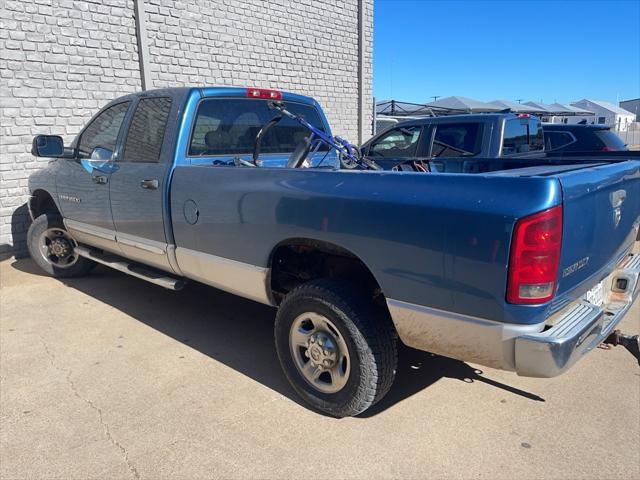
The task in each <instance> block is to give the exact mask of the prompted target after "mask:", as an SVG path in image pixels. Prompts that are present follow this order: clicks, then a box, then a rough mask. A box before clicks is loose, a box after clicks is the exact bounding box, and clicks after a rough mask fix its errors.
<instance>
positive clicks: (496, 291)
mask: <svg viewBox="0 0 640 480" xmlns="http://www.w3.org/2000/svg"><path fill="white" fill-rule="evenodd" d="M274 101H277V102H279V104H280V105H284V106H286V109H287V111H289V112H294V113H295V115H299V116H301V117H304V119H305V120H306V121H307V122H308V124H310V125H313V126H314V128H316V129H319V130H321V131H323V132H325V133H326V134H327V135H330V134H331V130H330V127H329V125H328V123H327V120H326V119H325V117H324V115H323V112H322V110H321V108H320V106H319V104H318V103H317V102H316V101H315V100H313V99H312V98H309V97H304V96H301V95H296V94H293V93H286V92H281V91H278V90H265V89H255V88H249V89H245V88H222V87H211V88H175V89H165V90H154V91H145V92H142V93H137V94H132V95H128V96H124V97H122V98H118V99H117V100H114V101H112V102H111V103H109V104H108V105H106V106H105V107H104V108H103V109H102V110H100V111H99V112H98V113H97V114H96V115H95V116H94V117H93V118H92V119H91V121H90V122H89V123H88V124H87V125H86V126H85V127H84V128H83V129H82V130H81V132H80V133H79V135H78V136H77V137H76V138H75V140H74V141H73V143H72V144H71V145H70V146H67V147H65V146H64V145H63V141H62V138H61V137H58V136H52V135H38V136H36V137H35V138H34V141H33V146H32V152H33V154H34V155H36V156H40V157H45V158H50V159H51V160H50V161H49V164H48V166H47V167H46V168H44V169H42V170H40V171H38V172H36V173H34V174H33V175H31V177H30V179H29V188H30V193H31V197H30V201H29V210H30V213H31V216H32V219H33V223H32V224H31V226H30V228H29V231H28V246H29V251H30V253H31V256H32V257H33V259H34V261H35V262H36V263H37V264H38V265H39V266H40V267H41V268H42V269H43V270H44V271H45V272H47V273H48V274H50V275H52V276H54V277H61V278H64V277H80V276H83V275H86V274H88V273H89V272H90V271H91V269H92V268H93V267H94V266H95V265H96V264H103V265H107V266H109V267H112V268H115V269H117V270H119V271H122V272H124V273H126V274H129V275H133V276H135V277H138V278H140V279H143V280H146V281H149V282H152V283H155V284H158V285H160V286H162V287H165V288H167V289H173V290H178V289H180V288H182V287H183V286H184V284H185V282H187V281H196V282H201V283H204V284H207V285H210V286H213V287H216V288H219V289H222V290H225V291H227V292H231V293H234V294H237V295H240V296H243V297H245V298H247V299H250V300H254V301H257V302H261V303H263V304H267V305H271V306H273V307H275V308H277V314H276V320H275V328H274V330H275V332H274V335H275V349H276V351H277V354H278V357H279V360H280V363H281V366H282V368H283V371H284V374H285V376H286V377H287V379H288V380H289V382H290V383H291V385H292V386H293V388H294V389H295V390H296V391H297V392H298V393H299V394H300V396H301V397H302V398H303V399H304V400H305V401H306V402H307V403H308V404H310V405H311V406H312V407H313V408H315V409H317V410H319V411H322V412H325V413H327V414H330V415H333V416H337V417H342V416H350V415H357V414H359V413H361V412H363V411H364V410H366V409H367V408H369V407H370V406H371V405H373V404H374V403H376V402H378V401H379V400H380V399H381V398H382V397H383V396H384V395H385V394H386V393H387V392H388V390H389V389H390V387H391V385H392V383H393V380H394V375H395V370H396V362H397V354H396V347H397V342H398V339H399V340H400V341H402V342H404V343H405V344H406V345H408V346H410V347H413V348H417V349H422V350H425V351H429V352H433V353H436V354H440V355H444V356H448V357H452V358H456V359H460V360H463V361H466V362H475V363H479V364H482V365H487V366H491V367H495V368H501V369H505V370H511V371H515V372H516V373H517V374H519V375H523V376H533V377H553V376H556V375H559V374H561V373H563V372H565V371H566V370H567V369H569V368H570V367H571V366H572V365H573V364H574V363H575V362H576V361H577V360H578V359H580V358H581V357H582V356H583V355H585V354H586V353H587V352H589V351H590V350H591V349H593V348H594V347H595V346H597V345H598V344H599V343H600V342H602V341H603V339H605V338H607V337H608V336H609V335H610V334H611V332H612V331H614V328H615V327H616V325H617V324H618V322H619V321H620V320H621V318H622V317H623V315H624V314H625V312H627V310H628V309H629V307H630V305H631V304H632V302H633V300H634V298H635V297H636V296H637V294H638V290H639V288H640V287H639V283H640V282H639V281H638V276H639V273H640V255H637V254H633V252H632V247H633V244H634V240H635V238H636V235H637V233H638V228H639V225H640V161H637V160H628V161H617V162H613V161H611V162H609V161H606V160H603V161H602V162H600V163H597V164H589V165H585V164H574V163H571V162H570V161H567V162H565V163H562V162H560V163H558V164H554V165H549V164H546V163H541V164H540V165H535V164H534V165H529V166H527V167H524V168H511V169H508V170H501V169H494V170H491V171H487V172H482V173H441V174H432V173H428V172H413V171H410V172H405V171H388V170H387V171H385V170H382V169H367V168H341V165H342V163H341V160H340V158H339V155H337V154H336V153H335V151H331V149H328V148H327V149H322V148H316V149H314V150H313V151H311V152H309V149H308V148H306V149H305V148H302V149H301V148H300V145H301V143H302V144H303V143H304V141H305V140H306V139H307V136H306V135H307V133H308V132H307V131H306V130H305V128H303V126H302V125H301V124H300V123H297V122H296V121H294V120H293V119H292V118H290V117H286V118H275V114H276V112H275V111H274V110H273V109H272V108H271V106H272V104H273V103H272V102H274ZM292 115H293V114H292ZM258 139H259V141H258Z"/></svg>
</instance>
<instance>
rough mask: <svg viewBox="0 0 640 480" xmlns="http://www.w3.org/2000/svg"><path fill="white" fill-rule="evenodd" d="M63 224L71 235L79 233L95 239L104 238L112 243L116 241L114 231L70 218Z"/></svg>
mask: <svg viewBox="0 0 640 480" xmlns="http://www.w3.org/2000/svg"><path fill="white" fill-rule="evenodd" d="M63 223H64V225H65V227H67V230H69V231H70V232H71V233H73V232H79V233H80V234H86V235H92V236H94V237H98V238H102V239H103V240H109V241H112V242H115V241H116V232H115V231H114V230H108V229H106V228H101V227H96V226H94V225H88V224H86V223H82V222H76V221H75V220H69V219H68V218H65V219H64V220H63Z"/></svg>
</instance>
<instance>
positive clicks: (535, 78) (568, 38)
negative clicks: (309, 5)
mask: <svg viewBox="0 0 640 480" xmlns="http://www.w3.org/2000/svg"><path fill="white" fill-rule="evenodd" d="M373 51H374V58H373V71H374V75H373V89H374V95H375V97H376V100H378V101H379V100H385V99H390V98H394V99H396V100H404V101H409V102H430V101H432V100H433V98H431V97H432V96H434V95H439V96H443V97H446V96H449V95H461V96H465V97H471V98H476V99H478V100H484V101H490V100H495V99H497V98H505V99H510V100H515V99H523V100H524V101H527V100H534V101H541V100H542V101H543V102H545V103H553V102H554V101H558V102H560V103H567V102H570V101H576V100H579V99H581V98H585V97H586V98H594V99H599V100H607V101H610V102H613V103H617V100H618V99H619V100H626V99H630V98H638V97H640V0H598V1H578V0H575V1H571V0H562V1H553V0H536V1H525V0H520V1H517V0H514V1H507V0H505V1H495V0H494V1H481V0H478V1H463V0H459V1H458V0H374V45H373Z"/></svg>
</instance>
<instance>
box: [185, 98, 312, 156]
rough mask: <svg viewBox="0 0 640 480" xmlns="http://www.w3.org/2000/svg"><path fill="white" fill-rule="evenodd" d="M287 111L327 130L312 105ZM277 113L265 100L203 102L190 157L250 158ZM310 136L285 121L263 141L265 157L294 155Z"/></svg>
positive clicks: (295, 105) (291, 106) (292, 105)
mask: <svg viewBox="0 0 640 480" xmlns="http://www.w3.org/2000/svg"><path fill="white" fill-rule="evenodd" d="M286 106H287V110H289V111H290V112H292V113H295V114H297V115H300V116H302V117H304V118H305V120H306V121H307V122H309V123H310V124H312V125H313V126H315V127H317V128H318V129H320V130H323V131H324V130H325V128H324V124H323V122H322V120H321V118H320V115H319V114H318V111H317V110H316V109H315V108H314V107H313V106H311V105H305V104H302V103H296V102H286ZM277 115H278V112H277V111H276V110H271V109H269V106H268V102H267V101H266V100H259V99H255V100H254V99H246V98H211V99H205V100H202V101H201V102H200V105H199V106H198V111H197V113H196V118H195V123H194V125H193V129H192V132H191V139H190V142H189V152H188V154H189V156H215V155H247V154H251V153H253V149H254V146H255V141H256V135H257V134H258V132H259V131H260V129H261V128H262V127H263V126H264V125H265V124H266V123H268V122H269V121H270V120H271V119H273V118H274V117H276V116H277ZM309 134H310V132H309V131H308V130H307V129H306V128H304V127H303V126H302V125H300V124H299V123H297V122H296V121H295V120H291V119H289V118H287V117H284V118H283V119H282V120H280V122H278V123H277V124H276V125H275V126H274V127H272V128H271V129H270V130H269V131H268V132H267V134H266V136H265V137H264V138H263V139H262V144H261V152H262V153H291V152H293V151H294V150H295V148H296V147H297V146H298V144H300V142H302V141H303V140H304V138H305V137H307V136H309Z"/></svg>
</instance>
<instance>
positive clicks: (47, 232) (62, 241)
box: [27, 213, 96, 278]
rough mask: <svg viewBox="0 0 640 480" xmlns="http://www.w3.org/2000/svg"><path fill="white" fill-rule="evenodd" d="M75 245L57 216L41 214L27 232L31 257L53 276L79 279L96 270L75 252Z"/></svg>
mask: <svg viewBox="0 0 640 480" xmlns="http://www.w3.org/2000/svg"><path fill="white" fill-rule="evenodd" d="M77 246H78V244H77V243H76V241H75V240H74V239H73V237H71V235H70V234H69V232H67V230H66V228H65V226H64V223H62V218H60V216H59V215H56V214H51V213H44V214H42V215H40V216H39V217H38V218H36V219H35V220H34V221H33V223H32V224H31V226H30V227H29V230H28V232H27V247H28V248H29V254H30V255H31V258H32V259H33V260H34V261H35V262H36V263H37V264H38V266H39V267H40V268H41V269H42V270H44V271H45V272H47V273H48V274H49V275H51V276H52V277H58V278H72V277H82V276H84V275H86V274H87V273H89V272H90V271H91V269H92V268H93V267H95V265H96V264H95V262H92V261H91V260H89V259H87V258H84V257H80V256H79V255H78V254H77V253H76V252H75V247H77Z"/></svg>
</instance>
